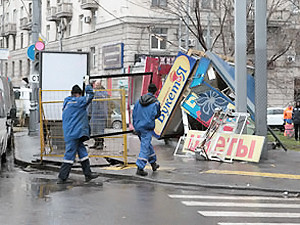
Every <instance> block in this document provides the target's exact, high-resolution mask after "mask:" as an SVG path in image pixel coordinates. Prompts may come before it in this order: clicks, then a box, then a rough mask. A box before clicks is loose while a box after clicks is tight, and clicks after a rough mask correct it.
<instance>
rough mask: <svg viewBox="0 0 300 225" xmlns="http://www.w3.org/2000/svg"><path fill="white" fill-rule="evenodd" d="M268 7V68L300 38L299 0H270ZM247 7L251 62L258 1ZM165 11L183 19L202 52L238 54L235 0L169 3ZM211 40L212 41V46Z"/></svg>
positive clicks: (188, 0) (291, 49)
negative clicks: (235, 31)
mask: <svg viewBox="0 0 300 225" xmlns="http://www.w3.org/2000/svg"><path fill="white" fill-rule="evenodd" d="M267 4H268V11H267V27H268V31H267V32H268V40H267V43H268V50H269V51H268V55H269V57H268V67H269V68H272V66H274V62H275V61H276V60H278V59H279V58H281V57H282V56H283V55H285V54H286V53H287V52H289V51H293V49H294V48H295V44H296V41H297V40H298V38H299V35H300V32H299V29H297V27H296V24H299V21H298V16H297V14H298V13H299V12H300V10H299V0H268V2H267ZM247 7H248V8H247V32H248V34H247V36H248V45H247V53H248V56H249V59H251V58H253V54H254V14H255V11H254V0H248V6H247ZM164 9H165V11H167V13H170V14H172V15H176V16H177V17H179V18H180V19H181V21H182V22H183V24H184V25H185V26H187V27H188V30H189V32H190V34H191V35H192V36H193V37H194V38H195V39H196V40H197V41H198V43H199V45H200V46H201V49H202V50H204V51H206V50H210V51H214V52H216V53H220V54H222V55H225V56H233V55H234V0H169V1H168V7H166V8H164ZM179 38H181V35H180V34H179ZM208 40H211V41H210V43H211V44H210V45H208ZM252 62H253V60H252Z"/></svg>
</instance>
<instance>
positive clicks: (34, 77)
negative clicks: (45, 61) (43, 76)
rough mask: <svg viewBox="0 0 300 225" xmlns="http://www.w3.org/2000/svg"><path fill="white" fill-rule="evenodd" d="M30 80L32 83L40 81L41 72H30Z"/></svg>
mask: <svg viewBox="0 0 300 225" xmlns="http://www.w3.org/2000/svg"><path fill="white" fill-rule="evenodd" d="M29 82H30V83H39V82H40V77H39V74H30V77H29Z"/></svg>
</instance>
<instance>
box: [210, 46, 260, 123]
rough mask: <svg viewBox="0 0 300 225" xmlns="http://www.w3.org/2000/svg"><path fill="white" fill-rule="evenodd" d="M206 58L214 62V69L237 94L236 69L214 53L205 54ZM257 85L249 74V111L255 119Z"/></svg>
mask: <svg viewBox="0 0 300 225" xmlns="http://www.w3.org/2000/svg"><path fill="white" fill-rule="evenodd" d="M205 56H206V57H207V58H209V59H210V60H211V62H212V65H213V67H214V68H215V70H216V71H217V72H218V73H219V75H220V77H221V78H222V79H223V80H224V82H225V83H226V84H227V85H228V86H229V87H230V88H231V89H232V91H234V92H235V72H234V67H232V66H230V65H229V64H228V63H227V62H225V61H224V60H223V59H221V58H220V57H219V56H217V55H216V54H214V53H212V52H209V51H207V52H205ZM254 85H255V83H254V77H253V76H251V75H250V74H247V109H248V111H249V113H250V115H251V118H252V119H254V117H255V92H254V91H255V86H254Z"/></svg>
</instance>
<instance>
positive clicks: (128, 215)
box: [0, 153, 300, 225]
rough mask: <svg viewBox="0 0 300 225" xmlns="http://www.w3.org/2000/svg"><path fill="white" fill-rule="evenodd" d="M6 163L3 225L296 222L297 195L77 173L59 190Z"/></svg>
mask: <svg viewBox="0 0 300 225" xmlns="http://www.w3.org/2000/svg"><path fill="white" fill-rule="evenodd" d="M7 159H8V161H7V163H5V164H4V165H3V166H2V170H1V176H0V190H1V195H0V201H1V206H0V212H1V214H0V220H1V223H3V224H7V225H15V224H26V225H27V224H37V225H39V224H49V225H50V224H51V225H52V224H56V225H63V224H74V225H80V224H91V225H93V224H108V225H110V224H125V225H126V224H128V225H129V224H150V225H151V224H153V225H154V224H195V225H196V224H205V225H206V224H207V225H210V224H218V225H241V224H247V225H257V224H264V225H271V224H282V225H296V224H299V220H300V213H299V208H300V198H299V194H298V193H285V192H272V191H264V190H255V189H254V190H251V189H249V190H243V189H236V188H220V187H218V186H215V187H214V188H213V187H208V188H205V187H201V186H193V185H188V186H187V185H184V186H183V185H180V184H177V185H174V184H159V183H157V182H153V181H151V180H144V181H137V180H132V179H122V178H117V177H115V178H114V177H111V178H109V177H106V176H105V177H99V178H97V179H95V180H94V181H91V182H89V183H86V182H84V180H83V178H82V175H81V174H80V175H79V174H77V173H72V174H71V176H70V179H71V180H72V181H73V183H71V184H63V185H61V184H57V183H56V181H57V172H55V171H51V170H40V169H37V168H34V167H31V166H25V167H22V166H18V165H14V163H13V154H12V153H10V154H9V155H8V157H7ZM161 173H163V172H161ZM198 176H199V175H198ZM125 178H126V177H125ZM199 179H201V176H200V177H199ZM265 182H268V180H266V181H265ZM102 183H103V185H102Z"/></svg>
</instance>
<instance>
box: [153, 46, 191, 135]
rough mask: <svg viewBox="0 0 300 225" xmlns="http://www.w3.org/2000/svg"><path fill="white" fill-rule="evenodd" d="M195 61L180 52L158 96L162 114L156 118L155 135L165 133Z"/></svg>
mask: <svg viewBox="0 0 300 225" xmlns="http://www.w3.org/2000/svg"><path fill="white" fill-rule="evenodd" d="M195 63H196V59H194V58H192V57H190V56H188V55H185V54H183V53H181V52H179V53H178V55H177V58H176V60H175V62H174V64H173V66H172V68H171V70H170V72H169V74H168V76H167V77H166V80H165V83H164V85H163V87H162V89H161V91H160V93H159V95H158V97H157V99H158V101H159V102H160V106H161V115H160V117H159V118H157V119H156V120H155V129H154V135H155V136H156V137H160V136H161V134H162V133H163V131H164V128H165V127H166V125H167V123H168V121H169V118H170V117H171V115H172V113H173V112H174V108H175V106H176V103H177V101H178V99H179V97H180V95H181V92H182V91H183V88H184V86H185V84H186V82H187V81H188V78H189V75H190V73H191V71H192V69H193V67H194V65H195Z"/></svg>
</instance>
